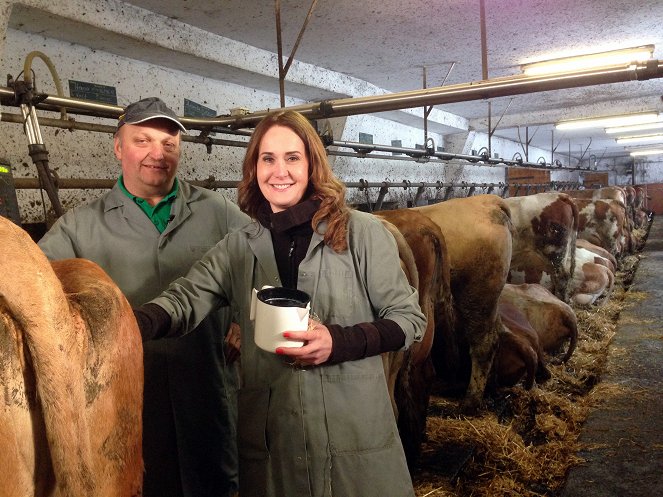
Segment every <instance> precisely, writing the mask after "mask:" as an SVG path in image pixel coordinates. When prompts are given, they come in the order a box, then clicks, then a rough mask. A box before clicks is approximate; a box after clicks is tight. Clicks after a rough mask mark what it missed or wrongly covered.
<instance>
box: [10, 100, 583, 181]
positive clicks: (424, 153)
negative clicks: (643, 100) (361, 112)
mask: <svg viewBox="0 0 663 497" xmlns="http://www.w3.org/2000/svg"><path fill="white" fill-rule="evenodd" d="M0 121H4V122H12V123H17V124H21V123H23V118H22V117H21V116H20V115H18V114H9V113H6V112H2V113H0ZM39 122H40V123H41V124H42V125H44V126H50V127H55V128H61V129H68V130H70V131H72V130H74V129H76V130H80V131H94V132H100V133H110V134H112V133H115V129H116V128H115V126H109V125H106V124H97V123H88V122H84V121H73V120H69V121H63V120H62V119H52V118H47V117H41V118H40V119H39ZM223 132H224V133H233V134H239V135H246V136H248V135H250V131H248V130H234V131H233V130H223ZM182 141H185V142H191V143H200V144H203V145H206V146H207V147H208V152H210V150H209V149H210V147H211V146H212V145H218V146H228V147H246V146H247V142H245V141H237V140H224V139H220V138H212V137H210V136H202V135H201V136H193V135H182ZM326 145H327V146H333V147H341V148H351V149H353V150H355V153H349V152H342V151H337V150H328V151H327V153H328V154H329V155H333V156H342V157H359V158H371V159H389V160H396V161H416V162H432V163H436V162H441V161H449V160H454V159H458V160H465V161H467V162H470V163H477V164H478V165H499V166H509V167H516V166H517V167H529V168H537V169H550V170H561V169H563V170H564V171H583V170H585V168H582V167H563V168H562V167H561V166H560V167H553V166H551V165H550V164H542V163H540V162H532V163H530V162H525V161H523V160H521V159H512V160H507V159H495V158H490V157H489V156H487V155H465V154H452V153H448V152H433V151H432V150H425V149H417V148H406V147H394V146H389V145H373V144H365V143H359V142H350V141H337V140H334V141H330V142H328V143H326ZM371 152H390V153H392V154H402V156H398V155H392V156H385V155H376V154H371ZM431 159H434V160H431Z"/></svg>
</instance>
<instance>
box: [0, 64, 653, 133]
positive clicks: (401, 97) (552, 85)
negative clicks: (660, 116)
mask: <svg viewBox="0 0 663 497" xmlns="http://www.w3.org/2000/svg"><path fill="white" fill-rule="evenodd" d="M661 77H663V61H659V60H658V59H652V60H648V61H646V62H642V63H638V64H631V65H628V66H625V65H616V66H610V67H606V68H602V69H591V70H585V71H578V72H569V73H561V74H552V75H537V76H526V75H516V76H510V77H505V78H496V79H493V80H486V81H474V82H471V83H462V84H457V85H449V86H439V87H433V88H427V89H422V90H411V91H404V92H399V93H389V94H386V95H375V96H368V97H358V98H341V99H336V100H324V101H322V102H314V103H307V104H301V105H294V106H291V107H288V109H289V110H295V111H298V112H300V113H302V114H304V115H305V116H306V117H308V118H309V119H321V118H329V117H340V116H350V115H357V114H370V113H374V112H385V111H390V110H401V109H410V108H415V107H423V106H424V105H439V104H447V103H455V102H467V101H471V100H481V99H487V98H496V97H506V96H510V95H522V94H525V93H536V92H541V91H549V90H561V89H566V88H578V87H583V86H594V85H599V84H607V83H620V82H625V81H634V80H645V79H652V78H661ZM2 97H11V99H13V97H14V92H13V90H11V89H10V88H0V98H2ZM48 105H50V106H51V108H53V106H55V107H58V108H59V107H62V106H65V107H67V108H69V109H79V110H86V111H95V112H98V113H99V114H102V115H103V116H106V117H115V118H117V117H118V116H119V115H120V114H121V113H122V112H123V109H122V107H118V106H116V105H107V104H101V103H97V102H91V101H88V100H82V99H72V98H61V97H56V96H52V95H48V96H46V98H45V100H44V103H43V104H39V105H38V107H39V108H46V107H47V106H48ZM56 110H57V109H56ZM270 110H271V109H266V110H262V111H257V112H252V113H250V114H246V115H243V116H219V117H213V118H189V117H183V118H181V121H182V124H184V126H186V127H187V128H193V129H199V128H204V129H207V128H209V127H210V126H211V127H215V126H219V127H229V128H232V129H237V128H243V127H250V126H251V125H255V124H256V123H257V122H258V121H260V120H261V119H262V118H263V117H264V116H265V115H267V114H268V113H269V112H270Z"/></svg>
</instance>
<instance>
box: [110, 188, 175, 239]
mask: <svg viewBox="0 0 663 497" xmlns="http://www.w3.org/2000/svg"><path fill="white" fill-rule="evenodd" d="M117 184H118V186H119V187H120V190H122V193H124V194H125V195H126V196H127V197H129V198H130V199H131V200H133V201H134V202H136V205H138V207H140V208H141V210H142V211H143V212H144V213H145V214H146V215H147V217H149V218H150V221H152V224H154V226H156V228H157V229H158V230H159V233H163V232H164V230H165V229H166V226H168V222H169V221H170V208H171V207H172V205H173V202H174V201H175V198H176V197H177V190H178V188H179V186H178V182H177V178H175V183H173V189H172V190H171V191H170V193H169V194H168V195H166V196H165V197H164V198H162V199H161V201H160V202H159V203H158V204H157V205H155V206H152V205H150V204H149V202H148V201H147V200H145V199H144V198H140V197H137V196H136V195H134V194H133V193H130V192H129V191H128V190H127V189H126V188H125V187H124V180H123V179H122V175H120V177H119V179H118V180H117Z"/></svg>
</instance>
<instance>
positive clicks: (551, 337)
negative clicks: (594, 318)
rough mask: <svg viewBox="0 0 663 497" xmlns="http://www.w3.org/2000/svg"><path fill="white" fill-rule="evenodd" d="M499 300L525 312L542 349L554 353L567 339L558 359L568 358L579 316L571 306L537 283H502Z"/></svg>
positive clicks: (576, 334) (574, 341)
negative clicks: (563, 352) (560, 357)
mask: <svg viewBox="0 0 663 497" xmlns="http://www.w3.org/2000/svg"><path fill="white" fill-rule="evenodd" d="M500 303H510V304H513V305H515V306H516V307H517V308H518V309H520V311H521V312H523V313H524V314H525V316H526V317H527V321H528V322H529V323H530V325H531V326H532V328H534V329H535V330H536V333H537V335H538V337H539V342H540V344H541V347H542V348H543V350H544V351H545V352H548V353H549V354H555V353H557V352H558V351H559V350H560V349H561V348H562V347H563V346H564V344H565V343H567V342H568V346H567V348H566V353H565V354H564V357H563V358H562V359H561V361H562V362H566V361H568V360H569V359H570V358H571V354H573V351H574V350H575V348H576V344H577V342H578V320H577V318H576V314H575V312H574V311H573V309H572V308H571V306H569V305H568V304H567V303H565V302H562V301H561V300H560V299H558V298H557V297H555V296H554V295H553V294H552V293H551V292H550V291H549V290H548V289H546V288H545V287H543V286H541V285H537V284H522V285H510V284H506V285H504V289H503V290H502V294H501V295H500Z"/></svg>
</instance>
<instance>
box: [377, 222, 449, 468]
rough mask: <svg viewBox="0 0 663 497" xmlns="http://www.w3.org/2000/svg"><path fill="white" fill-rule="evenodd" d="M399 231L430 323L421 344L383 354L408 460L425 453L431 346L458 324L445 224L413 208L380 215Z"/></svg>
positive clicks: (407, 269) (409, 274)
mask: <svg viewBox="0 0 663 497" xmlns="http://www.w3.org/2000/svg"><path fill="white" fill-rule="evenodd" d="M376 215H377V216H378V217H379V218H380V219H381V220H382V222H383V224H384V225H385V226H386V227H387V229H388V230H389V231H391V233H392V234H393V235H394V238H395V239H396V243H397V245H398V249H399V254H400V258H401V266H402V267H403V270H404V271H405V273H406V275H407V277H408V281H409V282H410V284H411V285H412V286H413V287H415V288H416V289H417V290H418V292H419V305H420V306H421V309H422V311H423V313H424V314H425V315H426V319H427V326H426V331H425V333H424V336H423V339H422V340H421V342H415V343H414V344H412V346H411V347H410V348H409V349H408V350H407V351H405V352H404V353H403V352H398V353H390V354H385V355H383V360H385V364H386V369H387V372H388V378H389V384H390V387H393V390H392V403H393V404H394V409H395V412H396V416H397V420H398V428H399V432H400V435H401V440H402V442H403V448H404V450H405V455H406V457H407V460H408V463H409V464H412V463H413V462H414V461H415V460H416V458H417V457H418V455H419V450H420V446H421V443H422V441H423V439H424V436H425V432H426V414H427V410H428V401H429V398H430V392H431V387H432V383H433V379H434V377H435V371H434V368H433V365H432V359H431V355H430V354H431V348H432V345H433V341H434V337H435V334H436V329H442V330H443V332H444V331H445V330H449V329H450V328H451V326H452V323H453V322H454V316H453V312H454V311H453V298H452V296H451V289H450V269H449V260H448V255H447V247H446V243H445V241H444V237H443V236H442V233H441V231H440V228H439V227H438V226H437V225H436V224H435V223H433V222H432V221H431V220H430V219H428V218H427V217H426V216H424V215H423V214H420V213H418V212H416V211H413V210H411V209H401V210H392V211H382V212H379V213H376Z"/></svg>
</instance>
